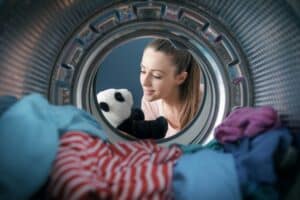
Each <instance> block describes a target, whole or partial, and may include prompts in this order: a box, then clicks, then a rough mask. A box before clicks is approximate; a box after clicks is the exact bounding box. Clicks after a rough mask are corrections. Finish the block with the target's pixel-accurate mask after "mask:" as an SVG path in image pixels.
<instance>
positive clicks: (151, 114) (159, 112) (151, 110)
mask: <svg viewBox="0 0 300 200" xmlns="http://www.w3.org/2000/svg"><path fill="white" fill-rule="evenodd" d="M142 110H143V112H144V115H145V120H155V119H156V118H158V117H160V116H163V107H162V102H161V100H160V99H159V100H156V101H152V102H149V101H146V100H145V99H144V98H142ZM179 131H180V129H176V128H174V127H172V125H171V124H170V123H168V131H167V133H166V136H165V138H168V137H171V136H173V135H175V134H176V133H178V132H179Z"/></svg>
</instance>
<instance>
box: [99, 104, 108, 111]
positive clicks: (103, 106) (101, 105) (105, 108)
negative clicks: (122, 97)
mask: <svg viewBox="0 0 300 200" xmlns="http://www.w3.org/2000/svg"><path fill="white" fill-rule="evenodd" d="M99 106H100V109H101V110H103V111H104V112H109V106H108V104H107V103H105V102H100V103H99Z"/></svg>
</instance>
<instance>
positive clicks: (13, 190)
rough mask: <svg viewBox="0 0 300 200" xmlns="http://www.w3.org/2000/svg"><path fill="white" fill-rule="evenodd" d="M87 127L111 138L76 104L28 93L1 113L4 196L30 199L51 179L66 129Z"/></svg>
mask: <svg viewBox="0 0 300 200" xmlns="http://www.w3.org/2000/svg"><path fill="white" fill-rule="evenodd" d="M69 130H70V131H71V130H72V131H73V130H78V131H84V132H86V133H90V134H92V135H94V136H97V137H100V138H101V139H103V140H107V137H106V135H105V134H104V132H103V131H102V130H101V127H100V125H99V124H98V123H97V121H96V120H95V119H94V118H93V117H92V116H91V115H89V114H88V113H86V112H85V111H82V110H79V109H77V108H75V107H73V106H55V105H50V104H49V103H48V101H47V100H46V99H44V98H43V97H42V96H41V95H39V94H31V95H28V96H26V97H24V98H22V99H21V100H19V101H18V102H16V103H14V104H13V105H12V106H11V107H9V108H8V109H6V111H5V112H4V113H3V114H2V115H1V116H0V135H1V139H0V199H10V200H14V199H18V200H19V199H28V198H29V197H30V196H31V195H33V193H35V192H36V191H37V190H38V189H39V188H40V187H41V186H42V185H43V184H44V183H45V182H46V180H47V178H48V175H49V173H50V170H51V165H52V162H53V161H54V159H55V156H56V152H57V150H58V146H59V136H61V135H62V134H63V133H65V132H66V131H69Z"/></svg>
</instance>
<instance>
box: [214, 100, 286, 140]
mask: <svg viewBox="0 0 300 200" xmlns="http://www.w3.org/2000/svg"><path fill="white" fill-rule="evenodd" d="M280 125H281V123H280V119H279V116H278V114H277V111H276V110H274V109H273V108H272V107H271V106H261V107H255V108H250V107H243V108H238V109H236V110H234V111H232V112H231V113H230V114H229V116H228V117H226V119H225V120H224V121H223V122H222V123H221V124H220V125H219V126H217V127H216V129H215V138H216V139H217V140H218V141H219V142H221V143H225V142H231V141H236V140H238V139H240V138H243V137H251V136H255V135H257V134H259V133H262V132H264V131H267V130H269V129H272V128H277V127H279V126H280Z"/></svg>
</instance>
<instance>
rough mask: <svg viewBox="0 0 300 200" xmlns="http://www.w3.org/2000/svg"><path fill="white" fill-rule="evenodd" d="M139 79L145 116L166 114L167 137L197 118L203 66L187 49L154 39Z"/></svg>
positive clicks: (142, 62) (144, 54)
mask: <svg viewBox="0 0 300 200" xmlns="http://www.w3.org/2000/svg"><path fill="white" fill-rule="evenodd" d="M140 82H141V85H142V88H143V93H144V94H143V98H142V110H143V111H144V114H145V119H146V120H153V119H156V118H157V117H159V116H164V117H165V118H166V119H167V120H168V132H167V135H166V137H170V136H173V135H175V134H176V133H177V132H178V131H180V130H182V129H183V128H184V127H185V126H186V125H187V124H188V123H189V122H190V121H191V120H192V119H193V118H194V116H195V114H196V113H197V111H198V108H199V105H200V99H201V91H200V68H199V66H198V64H197V62H196V61H195V60H194V58H193V57H192V55H191V54H190V53H189V52H188V51H186V50H182V49H178V48H176V47H175V46H174V45H172V43H171V42H170V41H168V40H165V39H155V40H153V41H152V42H150V43H149V44H148V45H147V46H146V48H145V50H144V53H143V57H142V61H141V74H140Z"/></svg>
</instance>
